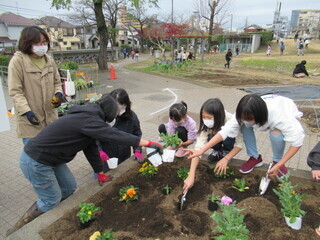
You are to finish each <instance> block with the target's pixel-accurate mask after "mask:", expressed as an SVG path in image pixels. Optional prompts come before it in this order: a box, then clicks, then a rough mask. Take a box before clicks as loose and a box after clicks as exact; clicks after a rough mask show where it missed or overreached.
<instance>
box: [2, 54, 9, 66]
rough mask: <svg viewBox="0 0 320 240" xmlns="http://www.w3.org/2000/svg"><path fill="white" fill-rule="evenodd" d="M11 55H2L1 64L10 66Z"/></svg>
mask: <svg viewBox="0 0 320 240" xmlns="http://www.w3.org/2000/svg"><path fill="white" fill-rule="evenodd" d="M11 57H12V56H11V55H1V56H0V66H6V67H8V65H9V62H10V60H11Z"/></svg>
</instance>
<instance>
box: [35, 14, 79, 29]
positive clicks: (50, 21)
mask: <svg viewBox="0 0 320 240" xmlns="http://www.w3.org/2000/svg"><path fill="white" fill-rule="evenodd" d="M36 24H37V25H46V26H47V27H60V28H61V27H62V28H63V27H64V28H73V27H75V26H74V25H72V24H71V23H68V22H66V21H63V20H62V19H60V18H56V17H51V16H47V17H43V18H40V19H37V20H36Z"/></svg>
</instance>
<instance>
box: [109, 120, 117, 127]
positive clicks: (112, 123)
mask: <svg viewBox="0 0 320 240" xmlns="http://www.w3.org/2000/svg"><path fill="white" fill-rule="evenodd" d="M115 123H116V119H113V120H112V122H109V125H110V126H111V127H113V125H114V124H115Z"/></svg>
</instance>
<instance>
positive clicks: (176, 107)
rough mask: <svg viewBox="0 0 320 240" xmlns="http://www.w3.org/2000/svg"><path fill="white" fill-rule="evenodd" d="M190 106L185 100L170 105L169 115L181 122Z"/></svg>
mask: <svg viewBox="0 0 320 240" xmlns="http://www.w3.org/2000/svg"><path fill="white" fill-rule="evenodd" d="M187 111H188V106H187V104H186V103H185V102H184V101H181V102H180V103H175V104H173V105H172V106H171V107H170V110H169V117H170V119H171V120H174V121H176V122H180V121H181V119H182V118H184V117H185V116H186V115H187Z"/></svg>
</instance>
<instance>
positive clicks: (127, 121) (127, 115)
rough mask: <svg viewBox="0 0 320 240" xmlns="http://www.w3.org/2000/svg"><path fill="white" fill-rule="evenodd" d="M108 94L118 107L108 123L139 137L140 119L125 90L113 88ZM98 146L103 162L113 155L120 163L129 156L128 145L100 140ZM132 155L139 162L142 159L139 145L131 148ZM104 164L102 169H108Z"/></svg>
mask: <svg viewBox="0 0 320 240" xmlns="http://www.w3.org/2000/svg"><path fill="white" fill-rule="evenodd" d="M110 96H111V97H113V98H114V99H115V100H116V101H117V103H118V105H119V108H120V112H119V114H118V116H117V117H116V119H115V121H114V122H111V123H110V125H111V126H112V127H114V128H117V129H119V130H121V131H123V132H126V133H130V134H133V135H135V136H138V137H141V136H142V131H141V128H140V121H139V119H138V117H137V115H136V114H135V112H134V111H132V110H131V101H130V98H129V95H128V93H127V91H126V90H124V89H123V88H118V89H115V90H113V91H112V92H111V93H110ZM98 146H99V147H100V151H99V153H100V158H101V160H102V161H103V162H106V161H107V160H108V159H109V158H114V157H115V158H118V164H120V163H122V162H124V161H125V160H127V159H128V158H129V157H130V156H131V146H129V145H119V144H115V143H113V142H100V143H99V144H98ZM133 155H134V157H135V159H136V160H138V161H139V162H142V161H143V160H144V156H143V154H142V149H141V147H136V148H133ZM104 165H105V166H104V171H105V172H107V171H109V168H108V166H107V164H104Z"/></svg>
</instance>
